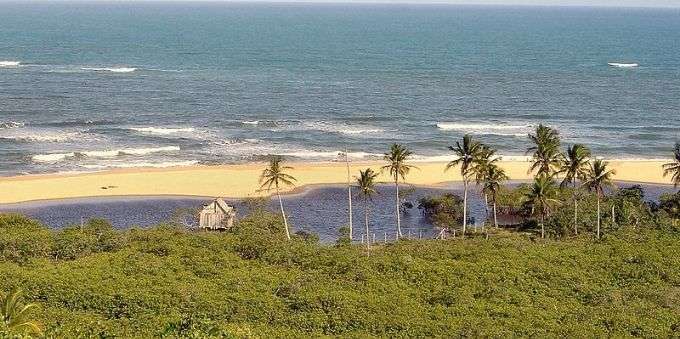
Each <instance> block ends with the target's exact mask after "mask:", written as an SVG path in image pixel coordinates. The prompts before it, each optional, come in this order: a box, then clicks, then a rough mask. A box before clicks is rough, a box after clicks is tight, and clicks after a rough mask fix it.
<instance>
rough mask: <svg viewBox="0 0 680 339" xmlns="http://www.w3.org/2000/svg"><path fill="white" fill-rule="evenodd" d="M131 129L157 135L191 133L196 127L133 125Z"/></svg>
mask: <svg viewBox="0 0 680 339" xmlns="http://www.w3.org/2000/svg"><path fill="white" fill-rule="evenodd" d="M130 130H133V131H136V132H141V133H149V134H156V135H170V134H177V133H191V132H194V131H195V130H196V129H195V128H193V127H183V128H169V127H131V128H130Z"/></svg>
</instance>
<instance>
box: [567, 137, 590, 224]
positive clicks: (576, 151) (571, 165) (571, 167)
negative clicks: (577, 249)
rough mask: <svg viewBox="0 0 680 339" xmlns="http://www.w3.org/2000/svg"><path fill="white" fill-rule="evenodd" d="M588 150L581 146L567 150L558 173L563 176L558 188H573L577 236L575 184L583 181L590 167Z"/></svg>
mask: <svg viewBox="0 0 680 339" xmlns="http://www.w3.org/2000/svg"><path fill="white" fill-rule="evenodd" d="M590 156H591V153H590V150H589V149H588V147H586V146H584V145H582V144H575V145H573V146H571V147H568V148H567V153H566V156H565V157H564V158H563V159H562V165H561V169H560V173H563V174H564V179H563V180H562V183H561V184H560V186H561V187H562V188H564V187H567V186H568V185H569V184H572V185H573V187H574V194H573V195H572V199H573V200H574V234H578V199H579V198H578V197H579V192H578V187H577V186H576V182H577V181H578V180H581V181H583V180H584V178H585V177H586V175H587V174H588V166H589V165H590Z"/></svg>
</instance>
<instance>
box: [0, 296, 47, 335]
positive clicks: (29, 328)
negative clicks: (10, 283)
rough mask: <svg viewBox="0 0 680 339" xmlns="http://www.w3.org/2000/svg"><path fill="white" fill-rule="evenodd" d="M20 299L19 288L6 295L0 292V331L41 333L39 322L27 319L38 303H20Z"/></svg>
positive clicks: (24, 333)
mask: <svg viewBox="0 0 680 339" xmlns="http://www.w3.org/2000/svg"><path fill="white" fill-rule="evenodd" d="M21 299H22V295H21V290H20V289H18V288H15V289H13V290H12V291H11V292H10V293H9V294H7V295H5V294H3V293H0V332H2V331H7V332H9V333H14V334H17V335H22V334H23V335H26V334H35V335H42V330H41V329H40V326H39V324H38V323H37V322H35V321H33V320H30V319H29V313H30V312H31V310H33V309H36V308H38V305H36V304H27V305H22V304H21Z"/></svg>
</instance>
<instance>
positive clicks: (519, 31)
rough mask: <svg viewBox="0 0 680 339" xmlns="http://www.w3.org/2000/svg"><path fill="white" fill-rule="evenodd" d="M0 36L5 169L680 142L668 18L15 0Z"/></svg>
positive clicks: (641, 149)
mask: <svg viewBox="0 0 680 339" xmlns="http://www.w3.org/2000/svg"><path fill="white" fill-rule="evenodd" d="M0 32H2V33H1V34H0V175H11V174H19V173H41V172H57V171H90V170H101V169H107V168H120V167H148V166H153V167H165V166H173V165H190V164H196V163H201V164H217V163H237V162H248V161H253V160H257V159H260V158H261V157H262V155H265V154H269V153H278V154H284V155H288V156H289V157H291V158H292V159H294V160H311V161H314V160H329V159H335V158H336V157H337V152H338V150H341V149H344V148H345V147H349V149H350V150H351V151H352V153H353V154H352V155H353V156H354V157H355V158H361V159H372V158H374V157H376V156H377V154H380V153H382V152H383V151H384V149H385V148H386V147H387V145H388V144H389V143H392V142H400V143H404V144H406V145H408V146H409V147H411V148H413V149H414V150H415V151H416V155H417V157H418V158H420V159H441V157H442V156H445V155H447V150H446V146H447V145H449V144H451V143H452V142H453V140H457V139H458V138H460V137H461V136H462V135H463V134H464V133H472V134H474V135H476V136H477V137H479V138H481V139H483V140H484V141H485V142H487V143H489V144H492V145H493V146H495V147H497V148H499V149H500V152H501V153H502V154H504V155H506V156H522V155H523V150H524V149H526V147H527V142H528V141H527V140H526V133H527V132H528V131H529V130H530V129H531V128H532V127H533V126H535V125H536V124H538V123H539V122H544V123H548V124H550V125H552V126H554V127H556V128H558V129H559V130H560V132H561V133H562V135H563V137H564V139H565V141H566V142H568V143H573V142H583V143H586V144H588V145H590V146H592V148H593V149H594V151H595V152H596V153H597V155H602V156H605V157H608V158H659V157H663V158H665V157H667V156H668V155H670V148H671V147H672V144H673V142H674V141H676V140H678V139H680V81H679V79H680V62H679V61H680V59H679V57H678V56H680V10H677V9H605V8H538V7H537V8H532V7H489V6H485V7H484V6H482V7H479V6H444V5H428V6H425V5H421V6H418V5H359V4H354V5H351V4H342V5H339V4H326V5H319V4H243V3H230V4H228V3H181V2H179V3H135V2H120V3H99V4H95V3H82V2H56V1H55V2H29V1H25V2H24V1H17V2H3V4H2V7H1V10H0ZM610 64H611V65H610ZM635 64H637V65H635Z"/></svg>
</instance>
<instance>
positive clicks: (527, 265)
mask: <svg viewBox="0 0 680 339" xmlns="http://www.w3.org/2000/svg"><path fill="white" fill-rule="evenodd" d="M660 213H664V212H660ZM662 221H663V220H662ZM281 227H282V219H281V217H280V216H279V215H274V214H271V213H269V212H267V211H264V210H261V209H259V208H254V210H253V211H252V212H251V213H250V215H249V216H248V217H246V218H244V219H242V220H241V221H240V222H239V223H238V225H237V227H236V228H235V229H234V231H233V232H229V233H204V232H192V231H187V230H185V229H183V228H180V227H176V226H173V225H161V226H158V227H156V228H153V229H149V230H139V229H131V230H128V231H116V230H113V229H111V228H110V226H108V225H107V224H106V223H104V222H102V221H91V222H89V223H87V224H85V225H84V226H83V227H82V228H81V227H74V228H69V229H65V230H61V231H49V230H47V229H46V228H45V227H44V226H41V225H39V224H37V223H35V222H33V221H31V220H28V219H26V218H24V217H20V216H13V215H4V216H0V248H2V252H1V253H2V256H1V257H0V274H1V275H2V277H3V279H2V280H0V290H2V291H10V290H12V289H14V288H16V287H19V286H21V288H23V290H24V291H25V296H26V298H27V300H30V301H31V302H34V303H38V304H39V305H40V308H39V309H35V310H32V311H31V313H30V316H31V318H30V319H35V320H37V321H39V322H41V323H43V324H44V332H45V335H46V336H49V337H95V336H97V337H157V336H166V337H204V336H216V337H217V336H222V337H224V336H226V337H314V336H322V335H330V336H343V337H365V336H377V337H388V336H390V337H393V336H396V337H407V336H408V337H432V336H444V337H462V336H468V337H469V336H475V337H478V336H492V337H509V336H510V337H511V336H535V337H564V336H569V337H592V336H613V337H623V336H638V337H672V336H677V335H678V334H679V333H680V332H678V331H680V288H679V286H680V270H678V267H680V256H678V255H677V248H678V244H679V243H680V230H678V229H677V228H672V227H670V226H669V225H666V224H660V223H657V222H656V221H649V222H645V223H643V224H640V225H639V226H638V227H636V228H635V229H633V228H631V227H623V226H622V227H620V228H619V229H617V230H611V231H610V232H605V233H604V235H603V238H602V239H601V240H599V241H597V240H594V238H592V237H575V238H569V239H565V240H563V241H552V240H546V241H541V240H538V242H536V240H535V239H534V238H533V236H527V235H522V234H520V233H509V232H507V231H504V230H497V231H495V230H494V231H492V232H493V233H492V235H491V237H490V238H489V239H488V240H485V239H484V238H481V237H472V238H468V239H465V240H463V239H462V238H461V237H457V238H456V239H450V240H447V241H433V240H423V241H409V240H402V241H400V242H398V243H396V244H392V245H387V246H384V245H376V246H374V247H373V248H372V251H371V256H370V257H367V256H366V255H365V253H364V251H363V250H362V249H361V247H358V246H350V245H347V244H345V245H338V246H328V245H319V244H316V243H315V242H314V239H311V240H310V239H307V238H304V237H299V236H293V237H292V240H291V241H288V240H287V238H286V237H285V235H284V234H283V232H281ZM17 253H22V255H21V256H17V255H16V254H17ZM2 333H5V334H8V333H15V332H12V330H10V329H2V330H0V336H2Z"/></svg>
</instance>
